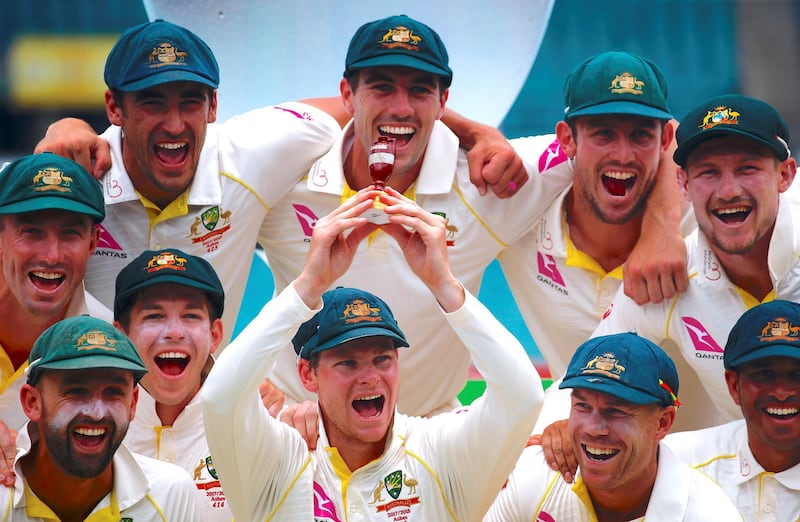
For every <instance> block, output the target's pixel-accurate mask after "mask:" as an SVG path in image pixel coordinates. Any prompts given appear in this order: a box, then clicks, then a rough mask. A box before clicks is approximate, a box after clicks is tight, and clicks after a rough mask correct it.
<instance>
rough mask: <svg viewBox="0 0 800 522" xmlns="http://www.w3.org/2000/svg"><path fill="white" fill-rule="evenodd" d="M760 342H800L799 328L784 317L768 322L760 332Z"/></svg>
mask: <svg viewBox="0 0 800 522" xmlns="http://www.w3.org/2000/svg"><path fill="white" fill-rule="evenodd" d="M760 339H761V340H762V341H794V342H798V341H800V326H795V325H793V324H792V323H790V322H789V320H788V319H786V318H784V317H776V318H775V319H774V320H772V321H768V322H767V324H766V325H764V328H763V329H762V330H761V337H760Z"/></svg>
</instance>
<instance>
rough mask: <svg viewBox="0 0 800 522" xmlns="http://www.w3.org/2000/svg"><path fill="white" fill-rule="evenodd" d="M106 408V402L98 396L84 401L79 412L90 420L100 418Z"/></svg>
mask: <svg viewBox="0 0 800 522" xmlns="http://www.w3.org/2000/svg"><path fill="white" fill-rule="evenodd" d="M107 411H108V408H106V403H105V402H103V399H102V398H101V397H99V396H95V397H92V398H91V399H89V400H88V401H86V402H85V403H84V405H83V408H81V413H82V414H83V415H84V416H85V417H88V418H90V419H92V420H101V419H103V418H105V417H106V413H107Z"/></svg>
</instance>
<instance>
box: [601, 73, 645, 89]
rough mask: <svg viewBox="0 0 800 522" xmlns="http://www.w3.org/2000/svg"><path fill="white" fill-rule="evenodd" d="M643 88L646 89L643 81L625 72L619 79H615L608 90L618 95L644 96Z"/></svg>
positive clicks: (619, 75)
mask: <svg viewBox="0 0 800 522" xmlns="http://www.w3.org/2000/svg"><path fill="white" fill-rule="evenodd" d="M642 87H644V82H643V81H641V80H637V79H636V77H635V76H633V75H632V74H631V73H629V72H624V73H622V74H618V75H617V77H616V78H614V80H613V81H612V82H611V86H610V87H609V88H608V89H609V90H610V91H611V92H614V93H617V94H622V93H625V94H642Z"/></svg>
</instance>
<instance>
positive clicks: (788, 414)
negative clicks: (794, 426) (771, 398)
mask: <svg viewBox="0 0 800 522" xmlns="http://www.w3.org/2000/svg"><path fill="white" fill-rule="evenodd" d="M763 411H764V412H765V413H766V414H767V415H769V416H770V417H775V418H778V419H789V418H792V417H796V416H797V414H798V413H800V409H799V408H792V407H788V406H787V407H784V408H774V407H767V408H764V410H763Z"/></svg>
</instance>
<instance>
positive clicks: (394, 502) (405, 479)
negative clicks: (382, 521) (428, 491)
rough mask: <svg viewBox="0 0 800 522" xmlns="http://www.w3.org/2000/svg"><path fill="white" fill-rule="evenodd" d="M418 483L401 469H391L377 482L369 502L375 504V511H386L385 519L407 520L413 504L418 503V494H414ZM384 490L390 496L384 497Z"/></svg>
mask: <svg viewBox="0 0 800 522" xmlns="http://www.w3.org/2000/svg"><path fill="white" fill-rule="evenodd" d="M418 485H419V482H418V481H417V479H415V478H413V477H411V476H409V475H408V474H404V473H403V471H402V470H399V469H398V470H395V471H392V472H391V473H389V474H388V475H386V476H385V477H383V480H382V481H380V482H378V485H377V487H376V488H375V490H374V491H373V493H372V500H371V501H370V502H369V503H370V504H374V505H375V511H376V512H377V513H386V518H387V520H391V521H393V522H394V521H397V522H399V521H401V520H408V517H409V516H410V515H411V510H412V508H413V506H415V505H417V504H419V503H420V499H419V495H416V493H417V486H418ZM384 492H386V493H388V494H389V497H391V498H389V499H386V498H384V496H383V494H384ZM403 493H405V495H403ZM412 495H416V496H412ZM401 497H402V498H401Z"/></svg>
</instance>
